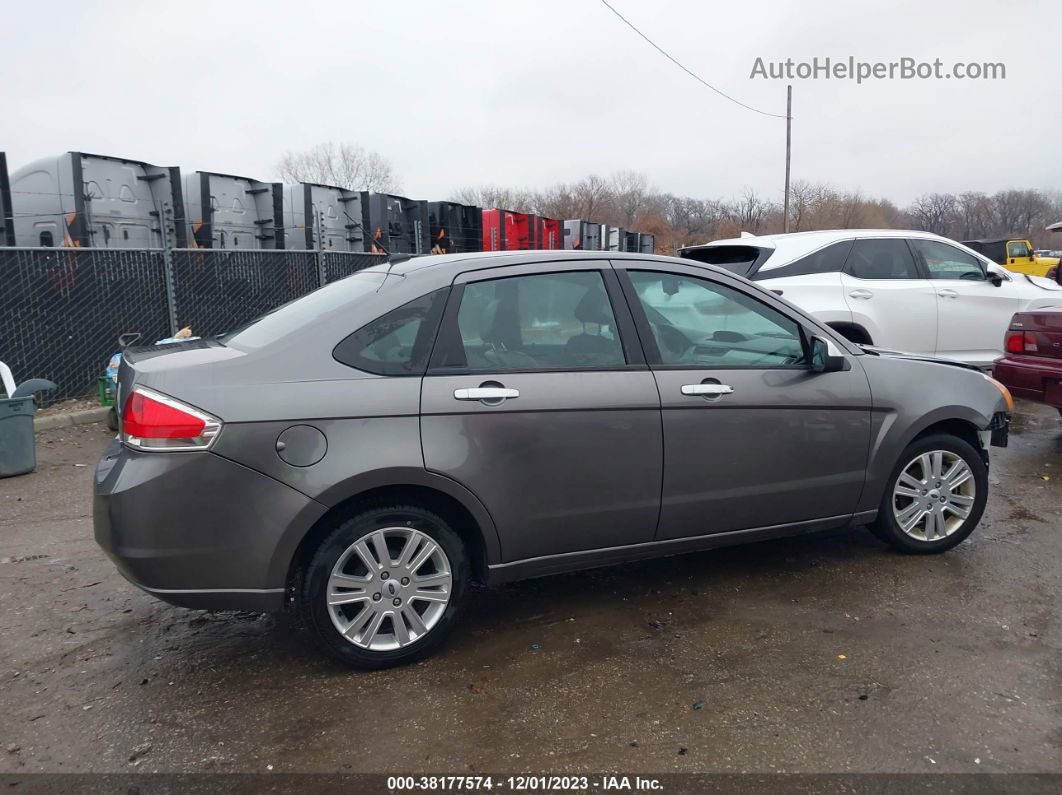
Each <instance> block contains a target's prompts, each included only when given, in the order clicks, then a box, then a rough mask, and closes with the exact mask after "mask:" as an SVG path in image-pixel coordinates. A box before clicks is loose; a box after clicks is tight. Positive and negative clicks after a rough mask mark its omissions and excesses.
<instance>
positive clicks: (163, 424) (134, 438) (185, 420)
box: [121, 386, 221, 451]
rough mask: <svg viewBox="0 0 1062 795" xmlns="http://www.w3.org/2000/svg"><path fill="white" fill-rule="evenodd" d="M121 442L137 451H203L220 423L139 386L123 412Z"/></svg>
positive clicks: (198, 411) (130, 396)
mask: <svg viewBox="0 0 1062 795" xmlns="http://www.w3.org/2000/svg"><path fill="white" fill-rule="evenodd" d="M121 429H122V433H121V436H122V441H123V442H124V443H125V444H127V445H129V446H130V447H135V448H136V449H137V450H153V451H155V450H157V451H162V450H206V449H207V448H208V447H210V443H211V442H213V441H214V438H215V437H216V436H217V435H218V432H219V431H220V430H221V420H219V419H218V418H217V417H211V416H210V415H209V414H205V413H204V412H202V411H200V410H199V409H194V408H192V407H191V406H186V405H185V404H184V403H181V402H180V401H179V400H174V399H173V398H171V397H170V396H168V395H163V394H160V393H158V392H155V391H154V390H151V389H146V388H145V387H142V386H137V387H134V388H133V392H132V394H130V395H129V398H128V399H127V400H126V401H125V407H124V408H123V409H122V425H121Z"/></svg>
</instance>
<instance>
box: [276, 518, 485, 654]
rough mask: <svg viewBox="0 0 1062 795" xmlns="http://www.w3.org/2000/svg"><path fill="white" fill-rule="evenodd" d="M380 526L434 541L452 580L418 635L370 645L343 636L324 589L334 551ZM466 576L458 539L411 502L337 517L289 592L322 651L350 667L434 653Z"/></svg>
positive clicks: (455, 613) (454, 614) (456, 610)
mask: <svg viewBox="0 0 1062 795" xmlns="http://www.w3.org/2000/svg"><path fill="white" fill-rule="evenodd" d="M383 528H412V529H415V530H419V531H420V532H421V533H423V534H424V535H426V536H428V537H429V538H430V539H431V540H433V541H434V542H435V543H436V544H438V545H439V547H441V549H442V551H443V553H444V554H445V555H446V558H447V560H448V562H449V566H450V573H451V575H452V585H451V588H450V599H449V602H447V604H446V607H445V610H444V611H443V612H442V615H441V617H440V618H438V620H437V623H435V624H434V625H433V626H431V627H430V628H429V629H428V631H427V632H426V633H425V634H424V635H423V636H422V637H420V638H417V639H415V640H413V641H412V642H411V643H410V644H409V645H408V646H403V647H400V648H397V649H393V650H371V649H367V648H362V647H360V646H357V645H355V644H354V643H353V642H352V641H350V640H348V639H347V638H345V637H344V636H343V635H342V634H341V633H340V630H339V628H337V627H336V625H335V624H334V623H333V622H332V616H331V613H330V608H329V606H328V604H327V589H328V581H329V579H330V578H331V574H332V570H333V567H335V565H336V563H337V562H338V561H339V559H340V556H341V555H343V554H344V552H346V551H347V550H348V549H349V548H350V547H351V545H352V544H354V543H355V542H357V541H358V540H359V539H361V538H363V537H365V536H368V535H369V534H371V533H372V532H373V531H375V530H380V529H383ZM468 581H469V561H468V553H467V552H466V550H465V546H464V543H463V542H462V541H461V538H460V537H459V536H458V535H457V533H455V532H454V531H453V530H452V529H451V528H450V526H449V525H448V524H447V523H446V522H445V521H444V520H443V519H442V518H441V517H439V516H437V515H436V514H434V513H432V512H431V511H427V510H425V509H423V508H419V507H416V506H413V505H381V506H375V507H371V508H367V509H366V510H364V511H362V512H361V513H359V514H358V515H357V516H354V517H353V518H351V519H348V520H346V521H344V522H342V523H341V524H339V525H338V526H337V527H336V528H335V529H334V530H332V532H330V533H329V534H328V535H327V536H326V537H325V538H324V540H323V541H322V542H321V544H320V546H319V547H318V548H317V551H316V552H315V553H314V554H313V556H312V557H311V558H310V561H309V563H308V564H307V565H306V567H305V568H304V570H303V572H302V576H301V577H300V578H299V580H298V582H297V583H296V594H295V595H296V599H297V602H298V609H299V613H300V615H301V618H302V621H303V623H304V624H305V626H306V627H307V628H308V629H309V630H310V631H311V632H312V633H313V635H314V637H315V639H316V641H317V643H318V645H319V646H320V647H321V648H322V649H323V650H324V651H325V652H327V653H328V654H329V655H330V656H331V657H333V658H334V659H336V660H339V661H340V662H342V663H344V664H345V665H348V666H350V667H352V668H360V669H365V670H371V669H377V668H389V667H391V666H395V665H404V664H405V663H410V662H414V661H416V660H420V659H423V658H424V657H427V656H429V655H430V654H432V653H434V652H435V651H436V650H437V649H438V648H439V646H440V645H441V644H442V643H443V642H444V641H445V640H446V637H447V635H449V633H450V632H451V631H452V630H453V628H454V626H455V624H456V623H457V621H458V618H459V616H460V612H461V607H462V603H463V601H464V596H465V592H466V591H467V589H468ZM380 587H383V583H382V582H381V585H380ZM370 590H371V588H370ZM391 620H395V619H391ZM392 626H393V625H392ZM395 637H397V634H396V635H395Z"/></svg>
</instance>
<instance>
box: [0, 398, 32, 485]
mask: <svg viewBox="0 0 1062 795" xmlns="http://www.w3.org/2000/svg"><path fill="white" fill-rule="evenodd" d="M36 409H37V406H36V404H35V403H34V402H33V395H27V396H26V397H19V398H7V399H0V478H9V477H11V476H12V475H24V474H26V473H27V472H32V471H33V470H34V469H36V468H37V447H36V442H35V440H34V437H33V413H34V411H36Z"/></svg>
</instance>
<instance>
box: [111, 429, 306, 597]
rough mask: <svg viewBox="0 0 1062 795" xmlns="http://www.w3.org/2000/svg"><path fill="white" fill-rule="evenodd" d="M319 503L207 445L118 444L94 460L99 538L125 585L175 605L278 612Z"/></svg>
mask: <svg viewBox="0 0 1062 795" xmlns="http://www.w3.org/2000/svg"><path fill="white" fill-rule="evenodd" d="M324 511H325V508H324V506H322V505H320V504H319V503H316V502H314V501H313V500H311V499H310V498H309V497H307V496H306V495H304V494H302V493H301V492H299V491H296V490H295V489H293V488H291V487H289V486H286V485H284V484H283V483H280V482H279V481H277V480H274V479H272V478H270V477H267V476H265V475H263V474H261V473H259V472H256V471H255V470H253V469H249V468H247V467H245V466H242V465H241V464H237V463H235V462H233V461H230V460H228V459H226V458H222V457H221V456H218V455H215V454H214V453H209V452H193V453H141V452H136V451H132V450H129V449H127V448H125V447H122V446H121V445H120V444H119V443H117V442H114V443H112V445H111V446H110V447H109V448H108V450H107V452H106V453H104V456H103V458H101V459H100V461H99V463H98V464H97V466H96V477H95V482H94V497H93V524H94V527H95V535H96V542H97V543H98V544H99V545H100V546H101V547H102V548H103V550H104V551H105V552H106V553H107V555H108V557H110V558H111V560H112V561H114V563H115V565H116V566H117V567H118V570H119V572H121V574H122V575H123V576H124V577H125V578H126V579H127V580H129V581H130V582H131V583H133V584H134V585H136V586H137V587H139V588H142V589H143V590H145V591H147V592H148V593H150V594H152V595H153V596H156V597H157V598H159V599H162V600H164V601H166V602H170V603H171V604H175V605H179V606H181V607H194V608H204V609H213V610H230V609H239V610H263V611H265V610H278V609H280V608H282V607H283V605H284V589H285V586H286V581H287V572H288V565H289V563H290V561H291V559H292V556H293V554H294V551H295V547H296V545H297V543H298V541H299V540H300V539H301V538H302V537H303V535H304V534H305V532H306V531H307V530H308V529H309V528H310V527H311V526H312V525H313V523H314V522H315V521H316V520H317V519H318V518H319V517H320V516H321V515H322V514H323V513H324Z"/></svg>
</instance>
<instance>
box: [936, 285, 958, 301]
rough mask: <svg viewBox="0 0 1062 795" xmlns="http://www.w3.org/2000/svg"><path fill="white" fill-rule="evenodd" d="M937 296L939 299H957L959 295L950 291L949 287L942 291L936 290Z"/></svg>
mask: <svg viewBox="0 0 1062 795" xmlns="http://www.w3.org/2000/svg"><path fill="white" fill-rule="evenodd" d="M937 295H939V296H940V297H941V298H958V297H959V294H958V293H957V292H956V291H955V290H952V289H951V288H950V287H945V288H943V289H942V290H937Z"/></svg>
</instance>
